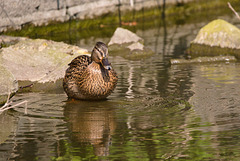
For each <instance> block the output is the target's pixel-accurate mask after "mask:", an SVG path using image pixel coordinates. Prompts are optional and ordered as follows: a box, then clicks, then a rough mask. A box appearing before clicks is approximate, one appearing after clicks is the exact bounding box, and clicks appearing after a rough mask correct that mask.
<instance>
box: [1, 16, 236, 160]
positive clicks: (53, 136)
mask: <svg viewBox="0 0 240 161" xmlns="http://www.w3.org/2000/svg"><path fill="white" fill-rule="evenodd" d="M223 18H224V19H226V20H229V21H231V20H232V17H223ZM207 22H208V21H206V22H202V23H199V24H187V25H179V26H178V25H176V26H173V27H170V28H164V27H159V28H158V27H154V28H152V29H148V30H141V31H140V30H138V31H137V34H138V35H139V36H141V37H143V38H144V40H145V44H146V46H147V47H149V48H151V49H152V50H153V51H154V52H155V54H154V55H153V56H151V57H147V58H144V59H136V60H128V59H127V58H124V57H123V56H121V55H112V56H111V53H110V61H111V63H112V65H113V67H114V69H115V70H116V71H117V73H118V76H119V81H118V85H117V88H116V90H115V91H114V93H113V94H112V95H111V96H110V97H109V99H108V100H106V101H99V102H94V101H93V102H90V101H67V97H66V95H65V94H64V92H63V91H62V92H60V93H59V92H58V93H22V94H17V95H16V96H15V97H14V98H13V100H14V101H15V103H18V102H21V101H23V100H27V101H28V104H27V111H28V113H27V114H24V105H23V106H20V107H18V108H15V109H14V110H11V111H7V112H5V113H2V114H1V115H0V160H3V161H5V160H21V161H34V160H41V161H47V160H66V161H68V160H240V97H239V96H240V72H239V71H240V63H239V62H235V63H217V64H201V65H200V64H192V65H181V66H177V65H174V66H170V65H169V60H170V59H171V58H179V57H183V56H184V51H185V49H186V48H187V46H188V45H189V43H190V41H191V40H193V39H194V37H195V36H196V34H197V32H198V31H199V29H200V28H201V27H202V26H203V25H205V24H206V23H207ZM99 40H101V41H104V42H108V41H109V38H101V37H100V38H99V37H92V38H89V39H84V40H81V39H80V40H79V41H77V43H76V44H77V45H79V46H81V47H85V48H88V49H91V48H92V46H93V44H95V42H96V41H99Z"/></svg>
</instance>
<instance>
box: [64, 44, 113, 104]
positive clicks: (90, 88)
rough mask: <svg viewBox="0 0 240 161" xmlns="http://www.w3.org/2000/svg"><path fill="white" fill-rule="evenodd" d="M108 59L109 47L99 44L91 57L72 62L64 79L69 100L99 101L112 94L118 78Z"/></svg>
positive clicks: (80, 57)
mask: <svg viewBox="0 0 240 161" xmlns="http://www.w3.org/2000/svg"><path fill="white" fill-rule="evenodd" d="M107 57H108V49H107V46H106V45H105V44H104V43H101V42H98V43H97V44H96V46H95V47H94V49H93V51H92V55H91V57H89V56H87V55H81V56H78V57H76V58H75V59H73V60H72V62H71V63H70V64H69V68H68V69H67V70H66V74H65V77H64V79H63V88H64V91H65V92H66V93H67V95H68V97H69V98H75V99H91V100H99V99H105V98H106V97H107V96H109V95H110V94H111V93H112V91H113V90H114V88H115V87H116V85H117V80H118V78H117V74H116V72H115V71H114V70H113V69H112V67H111V65H110V63H109V62H108V59H107Z"/></svg>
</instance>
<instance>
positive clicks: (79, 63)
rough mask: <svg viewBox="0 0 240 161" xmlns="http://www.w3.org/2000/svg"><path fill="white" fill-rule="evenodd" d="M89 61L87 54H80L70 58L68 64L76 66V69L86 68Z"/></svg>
mask: <svg viewBox="0 0 240 161" xmlns="http://www.w3.org/2000/svg"><path fill="white" fill-rule="evenodd" d="M90 63H91V59H90V57H89V56H87V55H80V56H78V57H76V58H74V59H73V60H72V62H71V63H69V64H68V65H69V66H70V68H78V70H81V69H86V68H87V66H88V65H89V64H90Z"/></svg>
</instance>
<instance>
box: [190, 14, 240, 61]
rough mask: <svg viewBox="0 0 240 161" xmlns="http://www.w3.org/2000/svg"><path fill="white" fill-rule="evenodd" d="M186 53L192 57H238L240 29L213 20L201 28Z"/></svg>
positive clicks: (219, 20)
mask: <svg viewBox="0 0 240 161" xmlns="http://www.w3.org/2000/svg"><path fill="white" fill-rule="evenodd" d="M188 51H189V54H190V55H191V56H192V57H196V56H216V55H234V56H236V57H240V29H238V28H237V27H236V26H234V25H232V24H230V23H228V22H226V21H224V20H221V19H217V20H214V21H212V22H210V23H209V24H207V25H206V26H204V27H203V28H201V30H200V31H199V33H198V35H197V37H196V38H195V39H194V40H193V41H192V42H191V45H190V48H189V50H188Z"/></svg>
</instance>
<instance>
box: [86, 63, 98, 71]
mask: <svg viewBox="0 0 240 161" xmlns="http://www.w3.org/2000/svg"><path fill="white" fill-rule="evenodd" d="M88 68H89V69H90V70H91V71H93V72H101V65H100V64H98V63H96V62H95V61H93V62H92V63H91V64H89V66H88Z"/></svg>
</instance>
